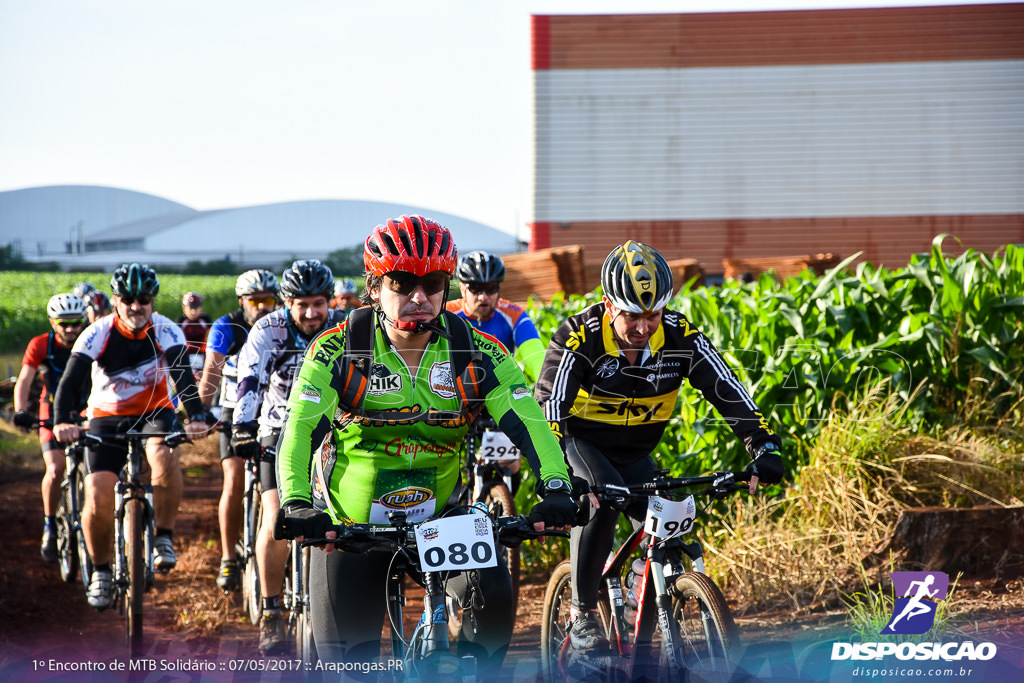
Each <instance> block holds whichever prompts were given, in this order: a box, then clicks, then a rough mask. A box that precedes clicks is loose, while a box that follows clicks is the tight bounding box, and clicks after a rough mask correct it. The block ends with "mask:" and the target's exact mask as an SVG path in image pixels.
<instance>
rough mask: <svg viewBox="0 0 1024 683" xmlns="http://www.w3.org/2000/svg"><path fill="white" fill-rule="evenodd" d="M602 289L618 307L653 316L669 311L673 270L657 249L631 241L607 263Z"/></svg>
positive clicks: (608, 258) (603, 271)
mask: <svg viewBox="0 0 1024 683" xmlns="http://www.w3.org/2000/svg"><path fill="white" fill-rule="evenodd" d="M601 287H602V288H603V289H604V295H605V296H606V297H608V299H609V301H611V302H612V303H613V304H615V306H616V307H618V308H621V309H622V310H624V311H629V312H630V313H650V312H652V311H657V310H660V309H662V308H665V306H666V304H668V300H669V299H671V298H672V269H671V268H669V266H668V261H666V260H665V257H664V256H662V255H661V254H659V253H658V251H657V250H656V249H654V248H652V247H649V246H647V245H646V244H642V243H640V242H634V241H632V240H629V241H627V242H626V243H625V244H623V245H621V246H618V247H615V248H614V249H612V252H611V253H610V254H608V257H607V258H606V259H605V260H604V265H603V266H601Z"/></svg>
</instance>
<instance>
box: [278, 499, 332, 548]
mask: <svg viewBox="0 0 1024 683" xmlns="http://www.w3.org/2000/svg"><path fill="white" fill-rule="evenodd" d="M333 528H334V522H333V521H332V520H331V516H330V515H328V514H327V513H326V512H321V511H319V510H317V509H315V508H314V507H313V506H312V505H310V504H309V503H307V502H306V501H304V500H293V501H289V502H287V503H285V504H284V505H283V506H281V509H279V510H278V511H277V519H275V520H274V538H275V539H277V540H279V541H286V540H290V539H293V538H295V537H296V536H302V537H303V538H323V537H324V536H326V535H327V532H328V531H330V530H331V529H333Z"/></svg>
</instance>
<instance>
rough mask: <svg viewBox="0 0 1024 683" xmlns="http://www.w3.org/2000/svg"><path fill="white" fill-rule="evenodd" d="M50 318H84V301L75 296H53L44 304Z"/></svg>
mask: <svg viewBox="0 0 1024 683" xmlns="http://www.w3.org/2000/svg"><path fill="white" fill-rule="evenodd" d="M46 315H47V316H48V317H50V318H84V317H85V301H84V300H83V299H82V297H80V296H78V295H77V294H55V295H54V296H51V297H50V300H49V301H48V302H47V303H46Z"/></svg>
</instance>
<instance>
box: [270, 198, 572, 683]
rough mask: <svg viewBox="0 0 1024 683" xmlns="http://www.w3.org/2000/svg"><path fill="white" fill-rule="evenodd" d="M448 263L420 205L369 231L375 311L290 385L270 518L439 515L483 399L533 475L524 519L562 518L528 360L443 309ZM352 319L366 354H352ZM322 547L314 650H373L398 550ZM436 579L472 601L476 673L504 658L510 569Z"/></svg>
mask: <svg viewBox="0 0 1024 683" xmlns="http://www.w3.org/2000/svg"><path fill="white" fill-rule="evenodd" d="M456 262H457V253H456V248H455V244H454V243H453V241H452V238H451V234H450V233H449V232H448V230H447V229H446V228H444V227H442V226H441V225H439V224H438V223H436V222H434V221H432V220H430V219H426V218H423V217H420V216H402V217H400V218H396V219H392V220H389V221H387V223H386V224H383V225H378V226H377V227H376V228H374V230H373V233H372V234H371V235H370V236H369V237H368V238H367V240H366V244H365V249H364V263H365V266H366V271H367V272H366V275H367V281H366V284H367V286H366V292H365V293H364V297H365V299H364V300H365V301H366V302H367V303H369V304H371V306H372V307H368V308H362V309H358V310H356V311H353V313H352V314H351V315H350V316H349V317H348V319H347V320H346V321H345V323H343V324H342V325H339V326H337V327H335V328H332V329H329V330H327V331H326V332H324V333H323V334H321V335H320V336H319V337H317V338H316V339H315V340H314V341H313V342H312V343H311V344H310V346H309V348H308V349H307V351H306V354H305V356H304V358H303V362H302V365H301V366H300V369H299V372H298V376H297V377H296V379H295V381H294V383H293V385H292V391H291V395H290V397H289V401H288V418H287V422H286V423H285V428H284V433H283V435H282V440H281V442H280V445H279V449H278V456H277V457H278V483H279V488H280V494H281V501H283V502H282V506H281V514H280V518H279V522H280V524H281V525H282V526H283V527H285V528H287V530H288V531H289V532H290V533H291V534H294V535H296V536H301V537H305V538H323V537H324V536H325V534H326V537H327V538H332V537H334V534H335V532H334V531H331V530H329V529H331V527H332V526H333V525H336V524H344V523H371V524H387V523H388V517H387V513H388V512H389V511H390V510H395V509H400V510H404V512H405V513H406V515H407V519H409V520H410V521H413V522H416V521H421V520H426V519H429V518H431V517H434V516H437V515H438V514H440V513H441V512H442V511H444V510H445V509H446V506H447V505H448V504H449V501H450V500H451V501H455V500H457V493H458V490H457V489H458V487H459V485H460V481H459V465H460V452H461V446H462V444H463V439H464V437H465V434H466V431H467V429H468V426H469V424H470V422H471V421H472V420H473V419H474V417H475V415H476V414H477V413H478V412H479V411H480V409H481V408H482V407H484V406H485V407H486V408H487V411H488V412H489V413H490V415H491V416H492V417H493V418H494V419H495V420H496V421H497V423H498V424H499V426H500V427H501V429H502V431H504V432H505V434H507V435H508V436H509V437H510V438H511V439H512V441H513V442H514V443H515V444H516V445H517V446H518V447H519V448H520V450H521V451H522V453H523V454H524V456H525V457H526V459H527V462H529V464H530V467H531V468H532V469H533V471H534V473H535V474H536V475H537V479H538V481H539V482H540V484H539V485H538V488H539V489H540V493H541V494H542V495H543V500H542V501H541V502H540V503H538V504H537V505H536V506H535V507H534V508H533V510H532V511H531V513H530V521H531V522H533V524H534V528H535V529H537V530H544V529H552V528H565V527H567V526H568V525H569V524H571V522H572V520H573V519H574V517H575V515H576V512H577V505H576V503H575V501H574V500H573V497H572V495H571V492H570V490H569V484H568V480H569V474H568V471H567V468H566V465H565V461H564V457H563V455H562V452H561V450H560V448H559V445H558V440H557V439H556V438H555V436H554V434H553V433H552V432H551V430H550V428H549V427H548V425H547V423H546V421H545V419H544V416H543V414H542V412H541V410H540V406H539V405H538V404H537V402H536V401H535V400H534V399H533V398H532V396H531V394H530V392H529V390H528V389H527V386H526V378H525V377H524V376H523V373H522V371H521V370H520V369H519V367H518V366H517V365H516V363H515V361H514V360H513V359H512V358H510V357H509V355H508V354H507V353H506V352H505V351H504V350H503V348H502V346H501V345H500V344H499V343H497V341H496V340H494V339H493V338H492V337H490V336H488V335H486V334H484V333H482V332H480V331H478V330H474V329H473V328H472V327H471V326H469V325H468V324H467V323H466V322H465V321H464V320H462V319H461V318H459V317H458V316H456V315H454V314H451V313H446V312H445V311H444V305H445V299H446V297H447V292H448V285H449V282H450V280H451V277H452V275H453V273H454V271H455V266H456ZM360 320H362V321H364V322H363V323H360V322H358V321H360ZM360 325H365V328H366V330H367V336H368V337H369V339H367V341H366V344H365V348H366V351H367V352H370V350H371V349H372V354H371V356H370V357H369V358H366V356H365V354H363V353H360V354H356V348H357V344H356V343H355V342H354V341H353V340H357V339H359V338H360V335H361V333H359V334H357V332H356V330H357V329H362V328H360V327H359V326H360ZM460 326H461V328H460ZM460 338H461V339H464V340H468V342H467V343H471V347H472V351H468V352H466V353H467V354H469V355H471V356H472V358H473V360H472V361H471V362H469V363H468V365H467V362H466V360H465V359H460V358H458V355H461V354H456V353H453V350H454V348H455V347H456V341H455V340H457V339H460ZM347 344H348V345H351V346H352V351H351V353H350V354H346V353H345V350H346V345H347ZM358 348H362V347H358ZM356 355H358V356H360V358H359V359H357V360H353V357H354V356H356ZM360 362H361V363H362V364H361V365H360ZM463 367H464V368H465V370H464V371H462V370H461V368H463ZM324 550H325V552H316V553H313V555H312V560H311V563H310V578H309V584H310V598H311V600H310V602H311V607H312V609H311V617H312V621H313V637H314V641H315V642H316V648H317V654H318V655H319V656H320V657H321V658H322V659H324V660H326V661H368V660H373V659H375V658H376V657H378V656H379V652H380V637H381V629H382V626H383V621H384V604H385V603H384V590H385V582H386V580H387V574H388V566H389V563H390V561H391V559H392V555H391V553H387V552H380V551H372V552H366V553H356V552H347V551H337V550H336V548H335V547H334V546H331V545H327V546H325V547H324ZM446 590H447V592H448V594H449V596H451V597H453V598H454V599H455V600H456V601H458V604H459V605H461V606H467V605H471V606H472V610H471V611H472V612H473V615H472V616H473V618H467V619H465V621H464V628H463V636H462V638H461V639H460V640H461V642H460V649H461V650H462V651H463V652H471V653H473V654H474V655H476V656H477V657H478V659H479V660H480V665H481V667H482V673H483V672H485V671H487V670H488V669H491V670H493V669H495V668H496V667H499V666H500V664H501V661H502V660H503V658H504V654H505V650H506V649H507V647H508V643H509V641H510V640H511V635H512V628H513V626H514V623H515V615H514V614H513V612H512V607H511V605H512V583H511V578H510V576H509V573H508V569H507V567H505V566H504V564H499V565H498V566H497V567H492V568H488V569H482V570H472V571H470V572H463V573H462V574H457V575H454V576H453V577H452V578H450V579H449V580H448V582H447V587H446ZM477 591H479V593H478V594H477V595H474V593H476V592H477ZM478 606H480V607H478ZM474 625H475V629H474ZM474 631H475V632H474Z"/></svg>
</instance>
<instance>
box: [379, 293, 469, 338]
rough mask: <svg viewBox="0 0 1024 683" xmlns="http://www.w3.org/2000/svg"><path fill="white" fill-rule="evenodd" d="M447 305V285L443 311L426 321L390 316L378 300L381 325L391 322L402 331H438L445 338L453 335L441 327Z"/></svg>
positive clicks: (442, 304) (442, 306)
mask: <svg viewBox="0 0 1024 683" xmlns="http://www.w3.org/2000/svg"><path fill="white" fill-rule="evenodd" d="M450 282H451V280H450V279H449V283H450ZM447 305H448V287H445V288H444V297H443V298H442V299H441V311H440V312H439V313H438V314H437V317H436V318H434V319H433V320H430V321H428V322H425V323H423V322H420V321H419V320H414V321H412V322H402V321H401V320H396V319H394V318H389V317H388V315H387V314H386V313H385V312H384V308H383V307H382V306H381V305H380V302H377V305H376V308H377V317H378V318H379V319H380V323H381V326H385V327H386V326H387V325H388V324H390V325H391V327H393V328H395V329H396V330H401V331H402V332H411V333H413V334H423V333H425V332H436V333H437V334H439V335H440V336H442V337H444V338H445V339H451V335H449V334H448V333H447V332H445V330H444V328H443V327H441V325H440V320H441V316H442V315H444V311H445V309H446V308H447Z"/></svg>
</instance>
